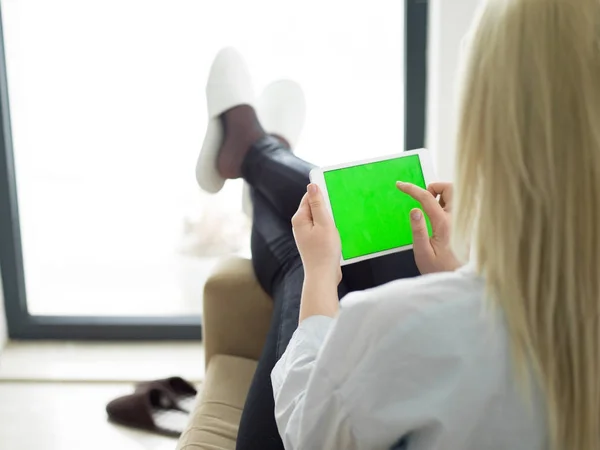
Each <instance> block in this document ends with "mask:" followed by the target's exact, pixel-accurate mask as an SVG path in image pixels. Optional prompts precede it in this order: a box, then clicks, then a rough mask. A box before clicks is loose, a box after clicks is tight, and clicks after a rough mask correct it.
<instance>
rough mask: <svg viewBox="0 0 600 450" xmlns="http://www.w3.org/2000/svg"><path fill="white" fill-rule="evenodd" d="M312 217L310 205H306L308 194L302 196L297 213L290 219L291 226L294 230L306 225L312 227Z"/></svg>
mask: <svg viewBox="0 0 600 450" xmlns="http://www.w3.org/2000/svg"><path fill="white" fill-rule="evenodd" d="M312 223H313V217H312V212H311V210H310V205H309V203H308V193H306V194H304V197H302V200H301V201H300V206H299V207H298V211H296V214H294V216H293V217H292V226H293V227H294V228H296V227H299V226H303V225H306V224H310V225H312Z"/></svg>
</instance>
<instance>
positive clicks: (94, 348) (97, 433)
mask: <svg viewBox="0 0 600 450" xmlns="http://www.w3.org/2000/svg"><path fill="white" fill-rule="evenodd" d="M203 374H204V348H203V345H202V344H201V343H188V342H159V343H156V342H143V343H121V342H116V343H115V342H111V343H101V342H96V343H82V342H41V343H24V342H9V343H8V345H7V346H6V348H5V349H4V350H3V351H2V354H1V355H0V450H63V449H64V450H72V449H81V448H85V449H86V450H96V449H98V450H107V449H108V450H110V449H115V450H117V449H118V450H173V449H174V448H175V446H176V443H177V440H176V439H172V438H166V437H162V436H158V435H152V434H149V433H145V432H138V431H135V430H130V429H127V428H124V427H121V426H118V425H114V424H111V423H109V422H108V421H107V418H106V412H105V406H106V404H107V403H108V402H109V401H110V400H112V399H114V398H116V397H119V396H121V395H127V394H129V393H131V392H132V389H133V386H134V383H135V382H136V381H141V380H150V379H156V378H161V377H166V376H171V375H180V376H182V377H184V378H185V379H187V380H189V381H191V382H193V383H194V384H196V386H198V387H200V386H201V381H202V378H203Z"/></svg>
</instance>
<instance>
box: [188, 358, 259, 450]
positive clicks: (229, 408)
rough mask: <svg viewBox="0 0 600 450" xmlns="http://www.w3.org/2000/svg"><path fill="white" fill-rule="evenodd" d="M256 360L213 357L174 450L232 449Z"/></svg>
mask: <svg viewBox="0 0 600 450" xmlns="http://www.w3.org/2000/svg"><path fill="white" fill-rule="evenodd" d="M255 370H256V361H253V360H251V359H246V358H240V357H237V356H228V355H214V356H213V357H212V358H211V360H210V363H209V365H208V368H207V370H206V378H205V381H204V383H203V386H202V393H201V395H199V397H198V402H197V404H196V407H195V408H194V411H193V412H192V415H191V417H190V423H189V424H188V427H187V428H186V430H185V432H184V433H183V434H182V435H181V438H180V439H179V444H178V446H177V448H178V450H192V449H193V450H229V449H231V450H234V449H235V440H236V437H237V432H238V426H239V423H240V418H241V415H242V409H243V407H244V403H245V401H246V396H247V395H248V389H249V388H250V383H251V382H252V377H253V376H254V372H255Z"/></svg>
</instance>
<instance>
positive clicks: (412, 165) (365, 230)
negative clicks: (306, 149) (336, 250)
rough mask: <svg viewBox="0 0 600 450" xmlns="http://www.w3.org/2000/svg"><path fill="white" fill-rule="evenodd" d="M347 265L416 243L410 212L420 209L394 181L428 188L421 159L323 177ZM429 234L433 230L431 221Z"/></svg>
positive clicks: (370, 165)
mask: <svg viewBox="0 0 600 450" xmlns="http://www.w3.org/2000/svg"><path fill="white" fill-rule="evenodd" d="M324 177H325V184H326V185H327V191H328V193H329V200H330V202H331V209H332V212H333V218H334V221H335V225H336V227H337V229H338V231H339V233H340V238H341V241H342V256H343V258H344V260H349V259H352V258H357V257H360V256H366V255H370V254H373V253H378V252H382V251H385V250H392V249H394V248H398V247H404V246H407V245H411V244H412V232H411V228H410V211H411V210H412V209H414V208H421V205H420V204H419V202H417V201H416V200H413V199H412V198H411V197H410V196H408V195H406V194H404V193H402V192H400V191H399V190H398V188H397V187H396V181H404V182H408V183H413V184H416V185H417V186H420V187H422V188H425V177H424V176H423V169H422V168H421V161H420V158H419V155H413V156H405V157H401V158H396V159H389V160H386V161H379V162H374V163H367V164H363V165H360V166H354V167H348V168H345V169H336V170H331V171H326V172H324ZM427 227H428V228H429V230H430V234H431V225H430V223H429V219H427Z"/></svg>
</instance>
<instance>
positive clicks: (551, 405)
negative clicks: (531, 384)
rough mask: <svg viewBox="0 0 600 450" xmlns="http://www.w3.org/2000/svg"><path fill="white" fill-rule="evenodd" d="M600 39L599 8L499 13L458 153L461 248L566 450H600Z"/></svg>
mask: <svg viewBox="0 0 600 450" xmlns="http://www.w3.org/2000/svg"><path fill="white" fill-rule="evenodd" d="M599 38H600V3H599V1H598V0H488V1H487V3H486V4H485V6H484V8H483V9H482V11H481V14H480V16H479V18H478V21H477V26H476V28H475V30H474V32H473V34H472V36H471V43H470V50H469V58H468V62H467V65H466V67H465V72H464V84H463V95H462V104H461V120H460V125H459V131H458V142H457V144H458V146H457V160H456V206H455V218H454V220H455V223H454V227H453V229H454V233H455V234H454V242H455V246H456V247H455V248H456V249H457V251H458V250H462V251H463V252H464V250H465V249H466V248H467V247H468V246H469V245H470V246H471V255H472V257H473V258H474V260H475V263H476V265H477V268H478V271H479V272H480V273H482V274H483V275H484V276H485V279H486V284H487V288H488V293H489V295H490V298H491V299H492V300H493V301H494V303H495V304H496V305H498V306H499V307H500V309H501V311H502V312H503V313H504V315H505V317H506V320H507V323H508V327H509V332H510V336H511V339H512V344H513V345H512V348H513V354H514V360H515V363H516V367H517V368H518V369H519V368H520V369H531V372H532V373H533V374H535V375H536V376H537V378H538V380H539V385H540V386H541V388H542V390H543V392H544V393H545V400H546V406H547V411H548V417H547V420H548V427H549V430H550V439H551V443H552V446H553V448H556V449H559V448H560V449H566V450H592V449H597V448H600V444H599V441H600V320H599V319H600V39H599ZM463 254H464V253H463ZM518 372H521V371H518ZM522 373H524V372H521V374H522Z"/></svg>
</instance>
